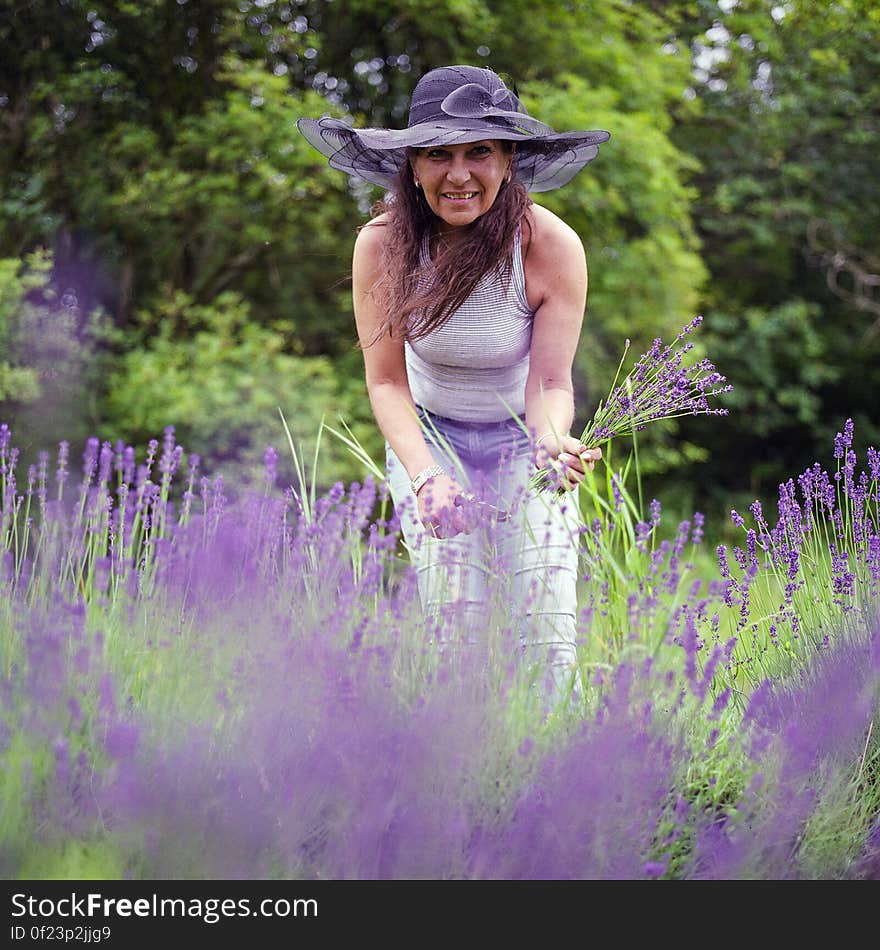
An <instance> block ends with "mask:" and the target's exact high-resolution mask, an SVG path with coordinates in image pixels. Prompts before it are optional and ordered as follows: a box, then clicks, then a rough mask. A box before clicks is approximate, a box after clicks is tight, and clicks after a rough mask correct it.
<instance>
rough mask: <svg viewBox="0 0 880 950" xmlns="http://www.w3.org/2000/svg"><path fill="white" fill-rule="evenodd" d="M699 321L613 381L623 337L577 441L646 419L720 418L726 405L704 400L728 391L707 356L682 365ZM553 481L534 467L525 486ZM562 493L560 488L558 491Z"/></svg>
mask: <svg viewBox="0 0 880 950" xmlns="http://www.w3.org/2000/svg"><path fill="white" fill-rule="evenodd" d="M702 322H703V318H702V316H697V317H694V319H693V320H692V321H691V322H690V323H689V324H687V326H685V327H684V328H683V329H682V330H681V332H680V333H679V334H678V336H677V337H676V338H675V340H673V342H672V343H671V344H669V345H667V346H665V345H664V344H663V341H662V340H661V339H660V338H659V337H658V338H657V339H656V340H654V343H653V345H652V346H651V349H650V350H648V352H647V353H645V354H644V355H643V356H642V357H641V359H640V360H639V361H638V363H636V365H635V366H634V367H633V368H632V370H630V372H629V373H628V374H627V375H626V376H625V377H624V379H623V381H622V382H621V383H620V384H618V383H617V379H618V377H619V376H620V368H621V366H623V361H624V359H625V358H626V354H627V351H628V350H629V340H627V341H626V346H625V348H624V351H623V356H621V358H620V363H619V364H618V367H617V373H616V374H615V376H614V381H613V382H612V384H611V390H610V392H609V394H608V396H607V398H606V399H605V401H604V402H600V403H599V406H598V408H597V409H596V412H595V414H594V416H593V418H592V419H591V420H590V421H589V422H588V423H587V426H586V428H585V429H584V431H583V432H582V433H581V437H580V440H581V442H582V443H583V444H584V445H585V446H586V447H587V448H596V447H597V446H600V445H602V444H603V443H605V442H610V441H611V439H613V438H616V437H617V436H621V435H632V434H633V433H634V432H640V431H641V430H642V429H644V428H645V426H646V425H647V424H648V423H649V422H654V421H656V420H658V419H674V418H676V417H677V416H686V415H695V416H696V415H716V416H726V415H727V409H714V408H712V407H711V406H710V405H709V400H710V398H712V397H714V396H719V395H721V394H722V393H726V392H730V390H732V389H733V386H731V385H729V384H728V385H724V384H725V383H726V382H727V379H726V377H724V376H722V375H721V374H720V373H719V372H717V370H716V369H715V366H714V365H713V364H712V363H711V362H709V360H707V359H703V360H700V361H699V362H697V363H694V364H693V365H692V366H685V365H684V363H683V361H684V355H685V353H687V352H689V351H690V350H692V349H693V347H694V344H693V343H692V342H691V341H690V340H685V338H686V337H687V336H689V335H690V334H691V333H693V332H694V330H696V328H697V327H698V326H699V325H700V324H701V323H702ZM557 481H558V472H557V470H556V468H554V467H552V466H547V467H545V468H542V469H539V470H538V471H537V472H536V473H535V474H534V475H533V476H532V478H531V480H530V482H529V487H530V488H532V489H537V490H542V489H545V488H549V487H550V486H551V485H555V484H556V483H557ZM559 490H560V491H563V490H564V489H559Z"/></svg>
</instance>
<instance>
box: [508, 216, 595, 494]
mask: <svg viewBox="0 0 880 950" xmlns="http://www.w3.org/2000/svg"><path fill="white" fill-rule="evenodd" d="M530 215H531V223H532V235H531V240H530V242H529V249H528V254H527V257H526V266H525V271H526V286H527V289H528V296H529V299H530V302H533V305H535V319H534V324H533V327H532V343H531V349H530V353H529V375H528V378H527V380H526V424H527V425H528V426H529V428H530V429H531V430H532V431H533V432H534V433H535V436H536V438H537V439H539V440H540V450H541V451H539V453H538V457H537V459H536V463H537V464H538V465H539V467H541V466H543V465H546V464H549V463H550V460H552V459H558V460H559V462H560V463H562V464H563V465H564V466H565V467H566V468H565V472H566V479H567V487H569V488H572V487H574V486H575V485H576V484H577V483H578V482H579V481H581V480H582V479H583V477H584V474H585V473H586V471H587V470H589V469H592V468H593V466H594V465H595V462H596V460H597V459H599V458H601V457H602V452H601V450H600V449H586V447H585V446H584V445H582V444H581V443H580V442H579V441H578V439H576V438H573V437H572V436H570V435H568V430H569V429H570V428H571V424H572V422H573V421H574V389H573V386H572V381H571V369H572V364H573V363H574V356H575V352H576V350H577V346H578V341H579V339H580V333H581V327H582V325H583V318H584V309H585V307H586V302H587V260H586V255H585V253H584V248H583V245H582V244H581V241H580V238H579V237H578V236H577V234H576V232H575V231H574V230H572V228H570V227H569V226H568V225H567V224H565V222H564V221H562V220H561V219H560V218H558V217H557V216H556V215H555V214H553V213H552V212H550V211H548V210H547V209H546V208H542V207H540V206H539V205H532V207H531V209H530Z"/></svg>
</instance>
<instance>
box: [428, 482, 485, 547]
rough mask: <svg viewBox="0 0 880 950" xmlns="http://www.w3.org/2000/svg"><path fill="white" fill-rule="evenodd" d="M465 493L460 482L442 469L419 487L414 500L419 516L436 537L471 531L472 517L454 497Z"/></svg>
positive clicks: (458, 498)
mask: <svg viewBox="0 0 880 950" xmlns="http://www.w3.org/2000/svg"><path fill="white" fill-rule="evenodd" d="M464 495H465V491H464V489H463V488H462V487H461V485H460V484H459V482H457V481H456V480H455V479H454V478H451V477H450V476H449V475H446V474H445V473H444V474H442V475H435V476H434V477H433V478H429V479H428V481H426V482H425V484H424V485H423V486H422V487H421V489H419V493H418V495H417V496H416V500H417V501H418V504H419V518H420V519H421V521H422V524H423V525H424V526H425V528H426V530H427V531H428V533H429V534H430V535H432V536H433V537H435V538H452V537H455V535H457V534H470V532H471V531H472V530H473V518H469V517H467V511H466V510H465V508H464V507H462V506H461V505H460V504H457V501H460V500H461V498H462V496H464Z"/></svg>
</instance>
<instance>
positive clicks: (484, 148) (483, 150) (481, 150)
mask: <svg viewBox="0 0 880 950" xmlns="http://www.w3.org/2000/svg"><path fill="white" fill-rule="evenodd" d="M471 151H472V153H473V154H474V155H488V154H489V152H491V151H492V149H491V148H489V146H488V145H478V146H477V147H476V148H475V149H472V150H471Z"/></svg>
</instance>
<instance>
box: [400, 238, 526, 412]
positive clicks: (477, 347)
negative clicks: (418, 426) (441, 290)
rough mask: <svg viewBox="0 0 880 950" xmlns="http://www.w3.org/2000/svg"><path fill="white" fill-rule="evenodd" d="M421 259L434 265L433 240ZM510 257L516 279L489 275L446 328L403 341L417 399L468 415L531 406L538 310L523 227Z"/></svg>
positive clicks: (433, 409)
mask: <svg viewBox="0 0 880 950" xmlns="http://www.w3.org/2000/svg"><path fill="white" fill-rule="evenodd" d="M421 258H422V266H423V267H425V268H430V267H432V266H433V265H432V263H431V257H430V251H429V247H428V242H427V241H426V242H425V243H424V245H423V246H422V252H421ZM512 264H513V267H512V272H511V274H510V280H505V279H504V278H503V277H501V276H499V275H497V274H485V275H484V276H483V277H482V278H481V279H480V281H479V282H478V283H477V286H476V287H474V289H473V291H472V293H471V295H470V296H469V297H468V298H467V299H466V300H465V301H464V303H463V304H462V305H461V306H460V307H459V308H458V310H456V311H455V312H454V313H453V314H452V316H451V317H450V318H449V320H447V322H446V323H444V324H443V326H442V327H440V328H439V329H437V330H433V331H432V332H431V333H429V334H428V335H427V336H424V337H422V338H421V339H419V340H414V341H412V342H409V341H407V342H406V343H405V345H404V352H405V355H406V369H407V375H408V377H409V386H410V391H411V392H412V396H413V399H414V400H415V403H416V405H418V406H422V407H423V408H424V409H427V410H428V411H429V412H432V413H434V414H436V415H438V416H445V417H446V418H448V419H457V420H459V421H463V422H500V421H502V420H504V419H509V418H511V415H510V411H511V410H513V412H514V413H516V414H518V415H522V414H523V413H524V412H525V408H526V406H525V387H526V377H527V376H528V372H529V347H530V345H531V342H532V321H533V319H534V316H535V314H534V311H533V310H531V309H530V308H529V304H528V300H527V299H526V279H525V273H524V271H523V263H522V236H521V232H520V230H519V229H518V230H517V232H516V236H515V239H514V246H513V261H512ZM508 407H509V408H508Z"/></svg>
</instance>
